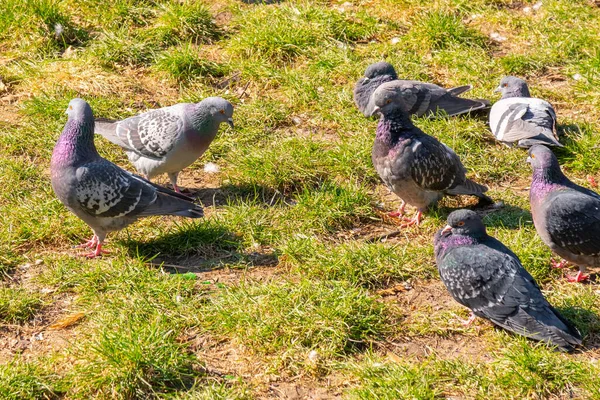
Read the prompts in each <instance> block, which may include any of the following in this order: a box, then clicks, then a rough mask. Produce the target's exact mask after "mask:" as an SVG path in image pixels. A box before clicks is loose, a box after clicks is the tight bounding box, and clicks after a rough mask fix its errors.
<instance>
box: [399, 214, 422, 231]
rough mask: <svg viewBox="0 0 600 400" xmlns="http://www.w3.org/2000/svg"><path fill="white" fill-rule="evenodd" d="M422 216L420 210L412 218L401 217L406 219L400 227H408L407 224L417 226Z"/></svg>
mask: <svg viewBox="0 0 600 400" xmlns="http://www.w3.org/2000/svg"><path fill="white" fill-rule="evenodd" d="M422 217H423V213H422V212H421V211H417V213H416V214H415V216H414V217H413V218H412V219H409V218H403V220H404V221H406V223H404V224H402V225H400V228H408V227H409V226H413V225H416V226H419V225H420V224H421V219H422Z"/></svg>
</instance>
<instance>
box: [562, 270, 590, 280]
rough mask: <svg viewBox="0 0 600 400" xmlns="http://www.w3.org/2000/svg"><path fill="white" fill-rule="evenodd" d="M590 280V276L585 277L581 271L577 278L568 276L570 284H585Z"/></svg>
mask: <svg viewBox="0 0 600 400" xmlns="http://www.w3.org/2000/svg"><path fill="white" fill-rule="evenodd" d="M589 278H590V276H589V275H584V274H583V272H581V271H579V272H578V273H577V275H575V276H567V281H569V282H585V281H587V280H588V279H589Z"/></svg>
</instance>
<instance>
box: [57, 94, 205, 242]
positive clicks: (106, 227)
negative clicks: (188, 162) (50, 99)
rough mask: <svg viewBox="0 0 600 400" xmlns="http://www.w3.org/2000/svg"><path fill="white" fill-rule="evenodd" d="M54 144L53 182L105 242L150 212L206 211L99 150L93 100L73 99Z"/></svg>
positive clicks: (200, 213)
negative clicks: (154, 183) (110, 235)
mask: <svg viewBox="0 0 600 400" xmlns="http://www.w3.org/2000/svg"><path fill="white" fill-rule="evenodd" d="M68 114H69V119H68V121H67V124H66V125H65V128H64V130H63V132H62V134H61V136H60V138H59V139H58V141H57V144H56V146H55V148H54V152H53V154H52V161H51V167H50V170H51V177H52V187H53V189H54V192H55V193H56V196H57V197H58V199H59V200H60V201H61V202H62V203H63V204H64V205H65V206H66V207H67V208H69V210H71V211H72V212H73V213H74V214H75V215H77V216H78V217H79V218H81V219H82V220H83V221H84V222H86V223H87V224H88V225H89V226H90V227H91V228H92V230H93V231H94V234H95V235H97V236H98V238H99V240H100V242H102V240H104V238H105V236H106V234H107V233H108V232H110V231H115V230H119V229H122V228H124V227H125V226H127V225H129V224H130V223H132V222H133V221H135V220H136V219H137V218H139V217H142V216H147V215H180V216H185V217H190V218H198V217H202V216H203V211H202V208H201V207H200V206H199V205H196V204H194V203H193V202H192V199H190V198H188V197H186V196H183V195H179V194H177V193H175V192H173V191H170V190H167V189H164V188H161V187H158V186H155V185H153V184H152V183H150V182H148V181H146V180H144V179H142V178H140V177H138V176H135V175H133V174H131V173H129V172H127V171H124V170H123V169H121V168H119V167H118V166H116V165H115V164H113V163H111V162H109V161H107V160H105V159H103V158H102V157H100V155H98V153H97V152H96V149H95V146H94V135H93V132H94V117H93V114H92V110H91V108H90V107H89V105H88V104H87V103H86V102H85V101H83V100H81V99H74V100H72V101H71V102H70V103H69V110H68Z"/></svg>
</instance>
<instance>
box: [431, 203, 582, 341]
mask: <svg viewBox="0 0 600 400" xmlns="http://www.w3.org/2000/svg"><path fill="white" fill-rule="evenodd" d="M447 223H448V225H446V227H445V228H444V229H441V230H439V231H438V232H437V233H436V234H435V236H434V251H435V257H436V263H437V266H438V271H439V273H440V277H441V279H442V282H443V283H444V285H445V286H446V288H447V289H448V291H449V292H450V294H451V295H452V297H453V298H454V299H455V300H456V301H457V302H459V303H460V304H462V305H463V306H465V307H467V308H469V309H470V310H471V318H469V320H468V321H466V322H464V325H468V324H470V323H471V322H472V321H473V320H474V319H475V317H481V318H485V319H487V320H489V321H491V322H492V323H494V324H495V325H498V326H500V327H502V328H504V329H506V330H508V331H511V332H514V333H516V334H518V335H523V336H525V337H528V338H531V339H535V340H539V341H543V342H547V343H549V344H550V345H553V346H556V347H558V348H559V349H560V350H562V351H572V350H574V349H575V347H577V346H579V345H581V335H580V334H579V332H578V331H577V329H576V328H575V327H574V326H573V325H572V324H571V323H570V322H569V321H568V320H567V319H566V318H564V317H563V316H562V315H561V314H560V313H559V312H558V311H557V310H556V309H555V308H554V307H552V306H551V305H550V303H548V301H547V300H546V299H545V298H544V295H543V294H542V292H541V290H540V288H539V286H538V285H537V283H536V282H535V280H534V279H533V277H532V276H531V275H530V274H529V273H528V272H527V271H526V270H525V268H523V265H522V264H521V261H520V260H519V257H517V256H516V255H515V254H514V253H513V252H512V251H511V250H510V249H509V248H508V247H506V246H505V245H504V244H503V243H502V242H500V241H499V240H497V239H496V238H494V237H492V236H489V235H488V234H487V232H486V229H485V226H484V225H483V222H482V221H481V218H480V217H479V215H477V213H475V212H473V211H471V210H457V211H454V212H452V213H451V214H450V215H449V216H448V219H447Z"/></svg>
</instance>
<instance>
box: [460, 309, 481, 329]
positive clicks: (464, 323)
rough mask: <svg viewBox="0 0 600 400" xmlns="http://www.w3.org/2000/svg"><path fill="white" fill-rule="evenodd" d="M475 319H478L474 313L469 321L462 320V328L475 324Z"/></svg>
mask: <svg viewBox="0 0 600 400" xmlns="http://www.w3.org/2000/svg"><path fill="white" fill-rule="evenodd" d="M475 318H477V316H476V315H475V314H473V312H471V314H470V315H469V319H467V320H462V319H460V320H459V321H460V323H461V325H462V326H469V325H471V324H472V323H473V321H475Z"/></svg>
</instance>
